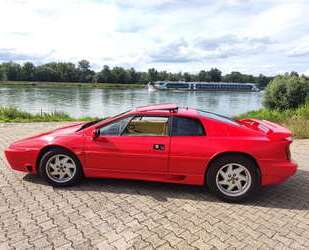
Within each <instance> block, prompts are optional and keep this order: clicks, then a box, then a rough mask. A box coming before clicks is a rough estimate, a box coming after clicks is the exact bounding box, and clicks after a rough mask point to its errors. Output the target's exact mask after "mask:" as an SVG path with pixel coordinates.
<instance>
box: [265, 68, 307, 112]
mask: <svg viewBox="0 0 309 250" xmlns="http://www.w3.org/2000/svg"><path fill="white" fill-rule="evenodd" d="M308 99H309V81H308V80H306V79H305V78H304V77H299V76H298V75H295V74H291V75H289V74H285V75H280V76H277V77H276V78H275V79H274V80H272V81H271V82H270V83H269V85H268V86H267V87H266V89H265V94H264V100H263V104H264V106H265V107H266V108H270V109H279V110H285V109H295V108H297V107H299V106H300V105H303V104H305V103H306V101H308Z"/></svg>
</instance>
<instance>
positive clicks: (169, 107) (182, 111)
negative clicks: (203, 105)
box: [132, 103, 199, 116]
mask: <svg viewBox="0 0 309 250" xmlns="http://www.w3.org/2000/svg"><path fill="white" fill-rule="evenodd" d="M132 112H133V113H143V114H145V113H146V114H158V113H159V114H165V115H166V114H167V113H173V114H179V115H186V116H198V115H199V113H198V111H197V110H196V109H192V108H180V107H178V106H177V104H172V103H167V104H158V105H149V106H142V107H138V108H136V109H134V110H132Z"/></svg>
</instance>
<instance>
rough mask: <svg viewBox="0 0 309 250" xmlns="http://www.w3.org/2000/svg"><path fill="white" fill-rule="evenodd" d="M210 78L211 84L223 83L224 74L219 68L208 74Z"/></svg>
mask: <svg viewBox="0 0 309 250" xmlns="http://www.w3.org/2000/svg"><path fill="white" fill-rule="evenodd" d="M207 73H208V75H209V78H210V81H211V82H221V81H222V72H221V71H220V70H218V69H217V68H213V69H211V70H209V71H208V72H207Z"/></svg>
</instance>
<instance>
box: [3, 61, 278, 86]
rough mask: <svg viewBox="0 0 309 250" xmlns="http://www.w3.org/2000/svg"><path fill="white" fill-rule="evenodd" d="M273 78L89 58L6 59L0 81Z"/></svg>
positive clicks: (258, 81) (248, 80) (255, 80)
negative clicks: (96, 66) (95, 65)
mask: <svg viewBox="0 0 309 250" xmlns="http://www.w3.org/2000/svg"><path fill="white" fill-rule="evenodd" d="M272 79H273V77H268V76H265V75H262V74H260V75H259V76H253V75H250V74H242V73H240V72H236V71H235V72H231V73H229V74H226V75H223V74H222V72H221V71H220V70H219V69H217V68H212V69H210V70H201V71H200V72H198V73H196V74H192V73H189V72H178V73H171V72H167V71H158V70H156V69H154V68H151V69H149V70H148V71H147V72H139V71H136V70H135V69H134V68H130V69H125V68H123V67H118V66H116V67H113V68H111V67H109V66H107V65H105V66H104V67H103V68H102V70H100V71H98V72H95V71H94V70H92V69H91V66H90V63H89V62H88V61H87V60H81V61H79V62H78V63H77V65H75V64H74V63H71V62H50V63H46V64H42V65H34V64H33V63H32V62H26V63H23V64H19V63H15V62H4V63H1V64H0V81H41V82H82V83H88V82H99V83H126V84H133V83H148V82H150V81H164V80H168V81H186V82H189V81H203V82H240V83H256V84H257V85H258V86H259V87H261V88H264V87H265V86H266V85H267V84H268V83H269V82H270V81H271V80H272Z"/></svg>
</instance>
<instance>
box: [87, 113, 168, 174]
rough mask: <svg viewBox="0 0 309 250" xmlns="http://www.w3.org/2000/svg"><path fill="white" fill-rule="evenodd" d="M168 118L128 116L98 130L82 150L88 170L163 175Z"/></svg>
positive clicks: (164, 170)
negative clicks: (95, 135)
mask: <svg viewBox="0 0 309 250" xmlns="http://www.w3.org/2000/svg"><path fill="white" fill-rule="evenodd" d="M168 129H169V117H168V116H142V115H138V116H130V117H126V118H123V119H121V120H118V121H116V122H112V123H111V124H108V125H106V126H103V127H101V128H100V129H99V136H98V137H97V138H95V139H94V140H92V141H89V142H88V143H87V146H86V162H87V167H88V168H93V169H97V170H102V171H105V170H113V171H120V172H148V173H149V172H152V173H165V172H166V171H167V167H168V165H167V164H168V153H169V147H170V136H169V135H168Z"/></svg>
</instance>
